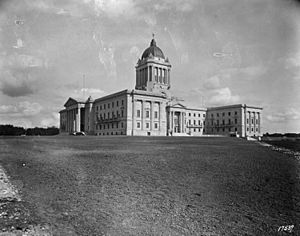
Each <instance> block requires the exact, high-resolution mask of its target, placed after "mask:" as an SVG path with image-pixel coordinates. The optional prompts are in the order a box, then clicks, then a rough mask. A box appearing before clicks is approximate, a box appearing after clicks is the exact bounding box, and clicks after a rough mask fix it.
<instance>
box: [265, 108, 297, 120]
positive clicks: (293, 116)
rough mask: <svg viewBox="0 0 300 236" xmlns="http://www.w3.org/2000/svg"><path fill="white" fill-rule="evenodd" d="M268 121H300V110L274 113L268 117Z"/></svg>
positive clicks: (292, 109) (293, 109) (291, 109)
mask: <svg viewBox="0 0 300 236" xmlns="http://www.w3.org/2000/svg"><path fill="white" fill-rule="evenodd" d="M266 119H267V120H268V121H271V122H276V123H283V122H286V121H288V120H300V110H299V109H298V110H297V109H295V108H288V109H286V110H284V111H283V112H282V111H281V112H273V113H271V114H270V115H267V116H266Z"/></svg>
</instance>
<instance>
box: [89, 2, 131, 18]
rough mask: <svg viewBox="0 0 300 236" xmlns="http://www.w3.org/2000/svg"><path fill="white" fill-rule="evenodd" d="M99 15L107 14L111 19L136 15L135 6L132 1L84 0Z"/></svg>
mask: <svg viewBox="0 0 300 236" xmlns="http://www.w3.org/2000/svg"><path fill="white" fill-rule="evenodd" d="M84 3H87V4H89V5H90V6H91V7H92V8H93V9H94V10H95V12H96V13H97V15H102V14H106V15H107V16H109V17H118V16H120V15H123V16H125V15H127V16H128V15H134V14H135V10H136V8H135V4H134V2H133V1H132V0H84Z"/></svg>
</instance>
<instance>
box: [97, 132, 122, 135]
mask: <svg viewBox="0 0 300 236" xmlns="http://www.w3.org/2000/svg"><path fill="white" fill-rule="evenodd" d="M97 135H103V136H104V135H125V133H123V131H121V132H118V131H116V132H110V133H109V132H106V133H105V132H103V133H97Z"/></svg>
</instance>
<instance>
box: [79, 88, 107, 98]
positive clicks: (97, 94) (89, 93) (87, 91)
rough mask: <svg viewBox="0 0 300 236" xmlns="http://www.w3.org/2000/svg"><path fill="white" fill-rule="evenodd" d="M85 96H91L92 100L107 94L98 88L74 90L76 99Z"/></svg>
mask: <svg viewBox="0 0 300 236" xmlns="http://www.w3.org/2000/svg"><path fill="white" fill-rule="evenodd" d="M83 94H85V96H91V97H92V98H98V97H102V96H104V95H106V94H107V93H106V92H105V91H103V90H101V89H96V88H82V89H80V90H77V89H75V90H74V97H81V96H83Z"/></svg>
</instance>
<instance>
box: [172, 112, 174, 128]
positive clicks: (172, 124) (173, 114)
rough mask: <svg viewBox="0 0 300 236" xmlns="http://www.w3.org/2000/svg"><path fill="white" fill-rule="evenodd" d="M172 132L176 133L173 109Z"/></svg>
mask: <svg viewBox="0 0 300 236" xmlns="http://www.w3.org/2000/svg"><path fill="white" fill-rule="evenodd" d="M172 133H174V111H172Z"/></svg>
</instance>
